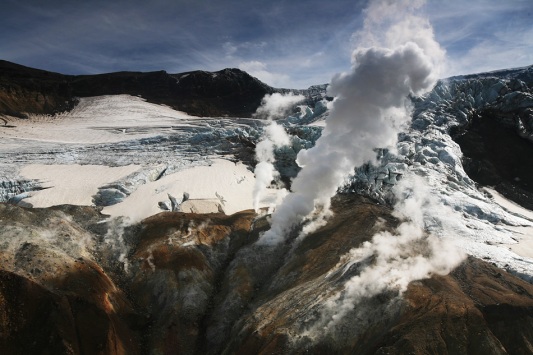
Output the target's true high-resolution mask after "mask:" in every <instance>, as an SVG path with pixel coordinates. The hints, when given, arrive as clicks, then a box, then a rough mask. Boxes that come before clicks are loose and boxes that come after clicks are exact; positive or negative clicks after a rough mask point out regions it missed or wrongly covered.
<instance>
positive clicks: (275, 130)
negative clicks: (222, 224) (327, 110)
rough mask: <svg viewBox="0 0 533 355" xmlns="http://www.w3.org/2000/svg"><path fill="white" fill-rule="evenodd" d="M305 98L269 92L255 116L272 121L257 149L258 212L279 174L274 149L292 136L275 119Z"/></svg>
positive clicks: (256, 206) (254, 199)
mask: <svg viewBox="0 0 533 355" xmlns="http://www.w3.org/2000/svg"><path fill="white" fill-rule="evenodd" d="M303 99H304V97H303V96H302V95H293V94H292V93H291V94H288V95H282V94H279V93H274V94H272V95H268V94H267V95H266V96H265V97H264V98H263V102H262V104H261V106H260V107H259V108H258V109H257V112H256V114H255V116H256V117H266V118H267V119H268V120H269V122H270V123H269V125H268V126H266V127H265V129H264V131H263V137H262V139H261V141H260V142H259V143H258V144H257V146H256V149H255V156H256V160H257V165H256V166H255V170H254V173H255V185H254V189H253V204H254V209H255V211H256V212H258V211H259V203H260V202H261V198H262V196H263V194H264V192H265V191H266V189H267V188H268V186H269V185H270V183H271V182H272V180H274V179H275V178H276V176H277V175H278V173H277V171H276V169H275V168H274V162H275V157H274V149H275V148H276V147H281V146H284V145H288V144H289V143H290V138H289V136H288V135H287V133H286V132H285V129H284V128H283V127H282V126H280V125H278V124H277V123H276V122H275V121H273V120H274V119H276V118H279V117H281V116H283V114H284V113H285V112H286V111H287V109H288V108H290V107H291V106H293V105H294V104H296V103H298V102H300V101H302V100H303Z"/></svg>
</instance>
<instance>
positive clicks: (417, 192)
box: [319, 175, 465, 328]
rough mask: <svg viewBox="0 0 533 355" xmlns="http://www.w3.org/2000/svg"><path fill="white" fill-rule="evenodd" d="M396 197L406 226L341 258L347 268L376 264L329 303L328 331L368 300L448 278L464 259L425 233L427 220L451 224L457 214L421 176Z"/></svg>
mask: <svg viewBox="0 0 533 355" xmlns="http://www.w3.org/2000/svg"><path fill="white" fill-rule="evenodd" d="M395 194H396V195H397V196H396V197H397V198H398V201H399V202H398V204H397V205H396V206H395V208H394V210H395V212H394V214H395V216H396V217H398V218H399V219H400V220H402V221H403V222H402V223H401V224H400V225H399V226H398V228H397V229H396V230H395V231H394V232H393V233H391V232H387V231H385V232H380V233H378V234H376V235H375V236H374V237H373V238H372V241H371V242H365V243H363V245H362V246H361V247H360V248H357V249H352V250H350V252H349V253H348V255H347V256H344V257H343V258H342V259H344V260H341V262H340V263H339V264H340V265H341V266H343V267H344V270H348V269H349V268H350V266H351V265H354V264H356V263H362V264H365V260H371V262H370V265H367V266H366V267H364V268H363V269H362V270H359V271H360V272H359V273H358V274H357V275H356V276H353V277H352V278H350V279H349V280H348V281H347V282H346V283H345V284H344V289H343V291H341V292H339V293H337V294H336V295H335V296H333V297H332V298H330V299H329V300H328V301H327V302H326V303H325V307H324V309H323V310H322V322H319V323H321V324H323V325H325V327H326V328H331V327H334V326H335V325H336V324H337V323H338V322H339V321H340V320H341V319H342V318H343V317H344V316H345V315H347V313H349V312H350V311H352V310H353V309H354V306H355V305H357V304H358V303H359V302H360V301H361V300H362V299H363V298H369V297H372V296H375V295H377V294H380V293H382V292H384V291H387V290H389V291H390V290H392V291H396V292H398V293H399V294H401V293H403V292H404V291H405V290H406V289H407V286H408V284H409V283H410V282H411V281H414V280H420V279H424V278H428V277H430V276H431V275H433V274H438V275H445V274H448V273H449V272H450V271H451V270H453V269H454V268H455V267H456V266H458V265H459V264H460V263H461V262H462V261H463V260H464V258H465V255H464V253H463V252H461V251H459V250H458V249H457V248H456V247H455V246H453V245H451V244H450V242H448V241H447V240H446V239H439V238H437V237H435V236H432V235H428V234H427V233H426V232H425V230H426V229H427V228H426V227H427V226H426V223H427V221H428V220H432V222H433V223H439V224H446V223H447V222H446V221H447V216H449V215H453V211H451V208H450V207H447V206H444V205H443V204H441V203H439V201H437V199H436V198H435V197H434V196H433V195H431V193H430V190H429V188H428V187H427V185H426V184H425V182H424V181H423V180H422V178H419V177H416V176H414V175H413V176H409V177H407V178H404V179H403V180H402V181H401V182H400V183H399V184H398V185H396V186H395ZM425 214H426V215H425ZM428 215H429V216H428ZM428 217H430V218H428Z"/></svg>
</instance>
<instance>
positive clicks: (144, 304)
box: [0, 196, 533, 354]
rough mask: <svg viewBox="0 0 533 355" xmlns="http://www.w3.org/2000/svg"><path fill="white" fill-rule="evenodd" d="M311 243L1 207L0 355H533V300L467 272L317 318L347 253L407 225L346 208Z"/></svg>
mask: <svg viewBox="0 0 533 355" xmlns="http://www.w3.org/2000/svg"><path fill="white" fill-rule="evenodd" d="M334 211H335V216H334V217H333V218H332V219H331V220H330V221H329V222H328V224H327V225H325V226H324V227H322V228H321V229H320V230H318V231H317V232H315V233H313V234H311V235H309V236H308V237H307V238H306V239H305V240H304V241H303V242H298V241H295V240H292V241H291V242H290V245H285V246H283V247H282V248H281V249H279V248H276V249H275V250H274V249H271V248H265V247H261V246H258V245H256V244H254V242H255V241H256V239H257V237H258V233H259V232H260V231H261V230H264V229H265V228H266V227H267V226H268V223H267V222H266V220H265V219H264V218H257V217H256V215H255V214H254V213H253V212H251V211H244V212H241V213H238V214H235V215H232V216H225V215H221V214H211V215H195V214H183V213H177V212H165V213H161V214H159V215H156V216H153V217H151V218H149V219H146V220H144V221H143V222H142V223H141V224H140V225H134V226H128V227H126V228H124V227H123V226H121V225H119V224H117V223H116V221H115V222H113V223H105V222H103V221H104V219H105V216H102V215H100V214H99V213H98V212H97V211H96V210H94V209H92V208H88V207H71V206H59V207H56V208H51V209H24V208H21V207H16V206H12V205H6V204H0V224H1V230H2V241H3V243H2V244H0V246H1V247H0V260H2V264H1V265H2V267H1V269H2V270H1V271H0V285H1V287H0V351H1V352H2V353H5V354H11V353H13V354H14V353H35V352H41V351H44V353H54V354H77V353H101V354H136V353H152V354H175V353H180V354H197V353H198V354H200V353H202V354H205V353H208V354H218V353H258V354H263V353H264V354H266V353H268V354H272V353H275V354H287V353H298V354H299V353H305V352H312V353H354V352H355V353H362V354H394V353H407V352H409V353H416V354H423V353H428V352H431V353H449V354H471V353H490V354H508V353H510V354H513V353H514V354H518V353H531V352H532V351H533V345H532V344H531V339H532V338H533V286H532V285H531V284H528V283H526V282H524V281H522V280H520V279H518V278H516V277H514V276H512V275H510V274H508V273H506V272H505V271H503V270H501V269H498V268H495V267H494V266H492V265H490V264H489V263H487V262H484V261H481V260H478V259H474V258H469V259H467V260H466V261H465V262H464V263H463V264H462V265H461V266H460V267H459V268H457V269H456V270H455V271H454V272H453V273H452V274H450V275H448V276H434V277H432V278H431V279H428V280H424V281H419V282H414V283H412V284H411V285H410V286H409V288H408V289H407V291H406V292H405V294H404V295H403V297H402V296H400V295H399V294H398V293H397V292H395V291H393V290H392V291H388V292H384V293H380V294H378V295H376V296H374V297H370V298H368V299H363V300H361V301H360V302H359V303H358V304H357V305H354V308H353V309H352V310H351V311H350V312H349V313H348V314H347V315H345V316H343V317H341V318H340V319H339V322H338V323H336V325H335V326H334V327H325V326H324V325H323V324H322V323H321V318H320V314H321V312H323V311H324V309H327V301H328V300H330V299H331V296H332V295H333V294H334V293H335V292H336V290H339V288H342V287H343V285H344V284H345V283H346V282H347V280H348V279H349V278H351V277H353V276H355V275H357V274H358V273H360V272H361V270H362V269H364V267H365V265H364V264H365V263H372V260H367V261H365V262H364V263H362V264H357V265H351V266H350V265H346V259H345V258H344V256H345V255H346V254H347V253H349V251H350V249H352V248H356V247H358V246H360V245H361V243H363V242H365V241H368V240H369V239H370V238H371V237H372V235H374V234H375V233H376V232H377V231H380V230H393V229H394V228H395V226H396V225H397V223H398V221H397V220H396V218H395V217H392V216H391V214H390V213H391V211H390V210H389V209H388V208H387V207H383V206H378V205H376V204H375V203H374V202H372V201H370V200H367V199H364V198H361V197H357V196H338V197H337V198H336V199H335V202H334Z"/></svg>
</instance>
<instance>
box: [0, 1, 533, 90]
mask: <svg viewBox="0 0 533 355" xmlns="http://www.w3.org/2000/svg"><path fill="white" fill-rule="evenodd" d="M366 3H367V1H366V0H360V1H353V0H336V1H330V2H327V1H322V0H294V1H281V0H275V1H259V0H249V1H245V2H244V1H240V0H219V1H216V2H214V1H205V0H197V1H193V0H176V1H169V0H153V1H150V2H146V1H140V0H130V1H126V0H116V1H104V0H94V1H90V2H89V1H87V2H74V1H68V2H67V1H60V0H50V1H46V2H43V1H37V0H26V1H15V0H4V1H1V2H0V13H1V14H2V21H1V22H0V33H1V34H2V36H1V37H2V40H1V41H0V54H1V56H2V59H6V60H11V61H14V62H18V63H21V64H24V65H29V66H34V67H38V68H42V69H47V70H53V71H58V72H64V73H78V74H83V73H101V72H108V71H115V70H161V69H164V70H167V71H169V72H181V71H188V70H195V69H204V70H220V69H222V68H225V67H239V66H246V63H253V62H259V63H262V64H263V65H264V67H265V68H263V69H262V71H265V73H262V72H261V70H256V74H257V73H260V74H259V75H262V76H263V78H262V79H263V80H266V81H267V83H268V84H270V85H274V86H279V85H282V86H290V87H297V88H304V87H307V86H309V85H312V84H317V83H325V82H329V81H330V80H331V77H332V76H333V75H334V74H335V73H337V72H340V71H343V70H345V69H346V68H347V67H349V65H350V64H349V61H350V53H351V50H352V49H353V48H355V47H357V46H358V43H356V42H357V40H356V38H354V37H353V36H352V35H353V33H355V32H357V31H358V30H359V29H361V27H362V25H363V24H362V20H361V18H362V8H364V7H365V5H366ZM532 7H533V3H532V2H531V1H530V0H523V1H520V0H512V1H497V0H472V1H468V2H465V1H459V0H450V1H446V2H443V1H437V0H429V1H428V4H427V15H428V18H429V20H430V21H431V23H432V24H433V26H434V28H435V34H436V37H437V40H438V41H439V42H441V44H442V46H443V47H444V48H445V49H446V50H447V53H448V58H449V59H450V60H451V62H452V63H453V65H452V66H450V68H449V70H448V71H447V74H457V73H460V72H471V71H480V70H487V69H496V68H500V67H509V66H517V65H526V64H533V61H532V59H531V55H532V54H531V53H533V49H532V48H531V38H532V36H531V27H532V26H531V23H533V21H532V16H533V15H532V11H531V8H532ZM268 74H271V75H270V76H269V75H268ZM259 75H257V76H258V77H259ZM268 80H272V81H270V82H268Z"/></svg>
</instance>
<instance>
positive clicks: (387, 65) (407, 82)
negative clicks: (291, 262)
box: [259, 0, 444, 244]
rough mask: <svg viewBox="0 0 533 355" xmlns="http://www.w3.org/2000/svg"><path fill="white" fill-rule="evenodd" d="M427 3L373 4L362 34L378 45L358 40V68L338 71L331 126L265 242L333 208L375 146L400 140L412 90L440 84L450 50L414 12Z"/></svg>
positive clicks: (308, 156) (302, 159) (309, 155)
mask: <svg viewBox="0 0 533 355" xmlns="http://www.w3.org/2000/svg"><path fill="white" fill-rule="evenodd" d="M421 4H422V2H420V1H417V2H413V1H399V2H393V1H385V0H383V1H374V2H372V3H371V4H370V5H369V7H368V8H367V9H366V20H365V24H364V28H363V30H362V31H360V32H359V33H357V34H356V38H358V39H359V41H360V42H361V43H362V44H363V45H373V47H370V48H368V47H360V48H357V49H356V50H355V51H354V52H353V54H352V62H353V65H352V70H351V71H350V72H346V73H341V74H337V75H335V76H334V77H333V79H332V82H331V85H330V88H329V90H330V93H329V94H330V95H332V96H335V97H336V99H335V101H334V102H333V104H332V108H331V111H330V116H329V118H328V120H327V123H326V127H325V128H324V131H323V134H322V136H321V137H320V138H319V139H318V140H317V142H316V145H315V146H314V147H313V148H311V149H309V150H307V151H301V152H300V153H299V154H298V157H297V163H298V164H299V165H300V166H301V167H302V170H301V171H300V173H299V174H298V176H297V177H296V178H295V179H294V181H293V183H292V192H291V193H290V194H289V195H288V196H287V197H286V198H285V199H284V200H283V202H282V203H281V205H280V206H278V207H277V209H276V211H275V212H274V214H273V215H272V227H271V229H270V230H269V231H267V232H266V233H265V234H263V236H262V237H261V239H260V241H259V242H260V243H266V244H275V243H279V242H281V241H283V240H284V239H285V238H286V236H287V234H288V233H289V232H290V231H291V230H292V229H293V228H294V227H295V226H297V225H299V224H300V223H301V222H302V220H304V219H305V218H309V216H311V215H312V214H313V213H314V212H316V211H317V210H320V211H327V210H329V206H330V200H331V197H333V196H334V195H335V193H336V192H337V189H338V187H339V186H340V185H341V184H343V182H344V181H345V179H346V177H347V176H348V175H349V174H350V173H351V172H352V171H353V169H354V168H355V167H356V166H360V165H362V164H363V163H365V162H367V161H373V160H374V159H375V152H374V148H376V147H391V146H393V145H395V143H396V141H397V134H398V132H399V129H400V127H401V126H402V125H403V124H405V123H407V122H408V120H409V119H410V115H409V113H408V111H407V108H408V100H407V97H408V95H410V94H422V93H424V92H425V91H427V90H429V89H430V88H431V87H432V86H433V84H434V82H435V80H436V70H435V68H436V66H437V65H438V63H440V62H441V61H442V59H443V56H444V52H443V51H442V50H441V49H440V47H439V45H438V43H437V42H435V40H434V38H433V32H432V30H431V27H430V26H429V23H427V21H423V20H421V19H420V18H418V17H416V16H415V15H414V14H413V11H414V10H416V9H418V8H419V7H420V6H421ZM380 31H381V33H382V34H381V35H379V36H377V35H375V33H379V32H380Z"/></svg>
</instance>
